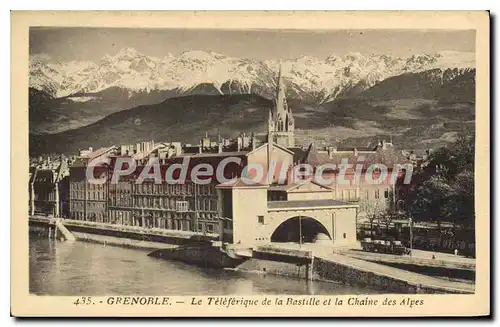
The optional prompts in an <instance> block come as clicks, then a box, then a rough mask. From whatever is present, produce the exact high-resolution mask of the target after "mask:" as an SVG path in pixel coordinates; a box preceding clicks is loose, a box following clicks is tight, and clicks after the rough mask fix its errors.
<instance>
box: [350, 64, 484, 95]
mask: <svg viewBox="0 0 500 327" xmlns="http://www.w3.org/2000/svg"><path fill="white" fill-rule="evenodd" d="M475 74H476V70H475V69H457V68H455V69H446V70H442V69H432V70H427V71H424V72H418V73H405V74H402V75H398V76H393V77H389V78H387V79H385V80H383V81H381V82H379V83H377V84H375V85H374V86H372V87H370V88H368V89H367V90H365V91H363V92H361V93H360V94H357V95H356V97H357V98H363V99H370V100H397V99H433V100H434V99H435V100H440V101H444V102H450V101H451V102H464V101H474V100H475V87H476V84H475Z"/></svg>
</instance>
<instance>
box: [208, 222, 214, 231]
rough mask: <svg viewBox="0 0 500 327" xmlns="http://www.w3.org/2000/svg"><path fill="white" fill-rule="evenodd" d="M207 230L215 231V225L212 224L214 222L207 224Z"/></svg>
mask: <svg viewBox="0 0 500 327" xmlns="http://www.w3.org/2000/svg"><path fill="white" fill-rule="evenodd" d="M207 230H208V231H209V232H213V231H214V225H212V224H207Z"/></svg>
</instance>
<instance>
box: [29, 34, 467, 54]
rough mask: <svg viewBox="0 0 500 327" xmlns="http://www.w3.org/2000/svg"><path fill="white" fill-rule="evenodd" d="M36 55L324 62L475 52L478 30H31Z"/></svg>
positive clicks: (31, 41) (31, 47) (31, 51)
mask: <svg viewBox="0 0 500 327" xmlns="http://www.w3.org/2000/svg"><path fill="white" fill-rule="evenodd" d="M29 44H30V54H42V53H43V54H47V55H49V56H50V57H51V58H52V59H51V60H52V61H69V60H91V61H95V60H98V59H100V58H101V57H103V56H104V55H106V54H109V55H114V54H116V53H117V52H118V51H119V50H120V49H122V48H125V47H131V48H134V49H136V50H137V51H139V52H141V53H143V54H145V55H148V56H155V57H164V56H165V55H167V54H168V53H172V54H173V55H176V56H177V55H179V54H181V53H182V52H184V51H190V50H205V51H214V52H217V53H221V54H224V55H226V56H232V57H244V58H253V59H259V60H269V59H286V58H297V57H300V56H301V55H306V56H314V57H317V58H319V59H324V58H327V57H328V56H330V55H343V54H345V53H348V52H361V53H374V54H386V55H393V56H399V57H404V56H410V55H413V54H422V53H435V52H438V51H467V52H474V49H475V31H474V30H329V31H310V30H308V31H304V30H220V29H136V28H135V29H125V28H67V27H65V28H59V27H58V28H51V27H43V28H36V27H34V28H31V29H30V40H29Z"/></svg>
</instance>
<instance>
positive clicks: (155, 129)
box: [30, 94, 272, 155]
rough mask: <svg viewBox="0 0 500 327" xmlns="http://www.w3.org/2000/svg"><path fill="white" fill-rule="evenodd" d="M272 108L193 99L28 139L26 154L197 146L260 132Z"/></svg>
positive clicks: (246, 101)
mask: <svg viewBox="0 0 500 327" xmlns="http://www.w3.org/2000/svg"><path fill="white" fill-rule="evenodd" d="M271 106H272V102H271V101H269V100H267V99H265V98H262V97H260V96H257V95H248V94H247V95H216V96H210V95H193V96H185V97H178V98H171V99H168V100H166V101H164V102H162V103H159V104H154V105H144V106H139V107H136V108H133V109H129V110H123V111H119V112H117V113H114V114H111V115H109V116H107V117H105V118H104V119H101V120H99V121H98V122H96V123H93V124H90V125H88V126H84V127H81V128H77V129H73V130H68V131H64V132H61V133H57V134H49V135H35V134H30V153H31V154H32V155H38V154H42V153H47V152H56V153H67V152H74V151H77V150H78V149H83V148H88V147H89V146H92V147H94V148H97V147H100V146H107V145H113V144H116V145H118V144H127V143H136V142H138V141H141V140H151V139H154V140H156V141H182V142H192V143H198V140H199V138H200V137H201V136H202V135H204V134H205V132H208V133H209V134H212V135H214V134H217V133H220V134H221V135H224V136H236V135H238V134H239V133H240V132H247V133H251V132H258V131H260V132H264V131H265V126H266V125H265V122H266V119H267V115H268V110H269V108H271Z"/></svg>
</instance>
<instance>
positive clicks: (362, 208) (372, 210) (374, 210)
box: [358, 199, 383, 238]
mask: <svg viewBox="0 0 500 327" xmlns="http://www.w3.org/2000/svg"><path fill="white" fill-rule="evenodd" d="M382 212H383V209H382V207H381V206H380V204H379V203H378V202H377V201H369V200H367V199H366V200H361V201H360V202H359V209H358V215H359V213H363V214H364V215H365V217H366V219H367V220H368V222H369V223H370V237H372V238H373V224H374V222H375V221H376V220H378V219H380V217H381V214H382Z"/></svg>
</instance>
